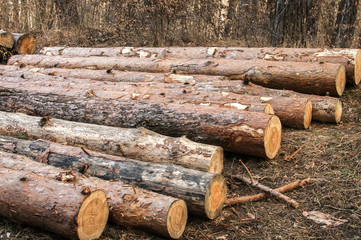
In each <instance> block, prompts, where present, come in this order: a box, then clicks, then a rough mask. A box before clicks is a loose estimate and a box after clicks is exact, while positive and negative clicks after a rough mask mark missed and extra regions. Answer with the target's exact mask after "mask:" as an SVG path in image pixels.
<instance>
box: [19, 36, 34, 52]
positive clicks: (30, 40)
mask: <svg viewBox="0 0 361 240" xmlns="http://www.w3.org/2000/svg"><path fill="white" fill-rule="evenodd" d="M35 47H36V37H35V36H34V35H32V34H24V35H22V36H21V37H20V38H19V40H18V41H17V43H16V48H15V50H16V52H17V53H18V54H34V53H35Z"/></svg>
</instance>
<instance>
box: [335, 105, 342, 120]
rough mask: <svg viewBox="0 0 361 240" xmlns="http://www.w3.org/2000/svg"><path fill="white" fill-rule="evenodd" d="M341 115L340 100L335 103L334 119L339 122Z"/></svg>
mask: <svg viewBox="0 0 361 240" xmlns="http://www.w3.org/2000/svg"><path fill="white" fill-rule="evenodd" d="M341 117H342V102H341V101H340V100H338V101H337V103H336V110H335V121H336V123H339V122H340V121H341Z"/></svg>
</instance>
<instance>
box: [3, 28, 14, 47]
mask: <svg viewBox="0 0 361 240" xmlns="http://www.w3.org/2000/svg"><path fill="white" fill-rule="evenodd" d="M13 45H14V37H13V35H12V34H11V33H9V32H6V31H3V30H0V46H2V47H5V48H8V49H11V48H12V47H13Z"/></svg>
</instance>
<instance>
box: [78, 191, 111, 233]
mask: <svg viewBox="0 0 361 240" xmlns="http://www.w3.org/2000/svg"><path fill="white" fill-rule="evenodd" d="M108 216H109V206H108V202H107V197H106V195H105V193H104V192H103V191H99V190H97V191H94V192H92V193H91V194H90V195H89V196H88V197H87V198H86V199H85V200H84V202H83V204H82V205H81V207H80V210H79V213H78V217H77V224H78V237H79V239H81V240H82V239H96V238H99V237H100V235H101V234H102V233H103V231H104V228H105V225H106V223H107V221H108Z"/></svg>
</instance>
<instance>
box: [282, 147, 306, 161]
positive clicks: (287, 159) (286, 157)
mask: <svg viewBox="0 0 361 240" xmlns="http://www.w3.org/2000/svg"><path fill="white" fill-rule="evenodd" d="M303 147H304V145H302V146H301V147H300V148H299V149H297V150H296V151H295V152H294V153H292V154H291V156H285V160H286V161H290V160H291V159H292V158H293V157H294V156H296V154H297V153H298V152H299V151H301V150H302V148H303Z"/></svg>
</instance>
